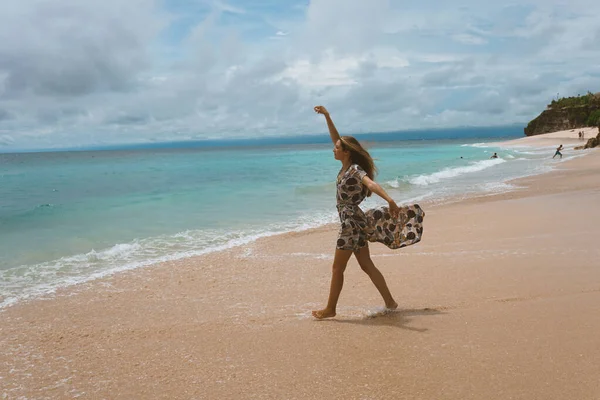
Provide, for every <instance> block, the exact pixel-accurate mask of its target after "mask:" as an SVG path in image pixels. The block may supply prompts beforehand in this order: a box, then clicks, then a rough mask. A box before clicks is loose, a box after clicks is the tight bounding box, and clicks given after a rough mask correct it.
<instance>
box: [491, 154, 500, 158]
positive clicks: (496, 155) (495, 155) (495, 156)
mask: <svg viewBox="0 0 600 400" xmlns="http://www.w3.org/2000/svg"><path fill="white" fill-rule="evenodd" d="M490 158H498V154H496V153H494V155H493V156H491V157H490Z"/></svg>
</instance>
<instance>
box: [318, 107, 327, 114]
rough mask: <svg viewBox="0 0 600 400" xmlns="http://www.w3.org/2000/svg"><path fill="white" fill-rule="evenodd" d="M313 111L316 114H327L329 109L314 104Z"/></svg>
mask: <svg viewBox="0 0 600 400" xmlns="http://www.w3.org/2000/svg"><path fill="white" fill-rule="evenodd" d="M315 112H316V113H317V114H323V115H329V111H327V109H326V108H325V107H323V106H315Z"/></svg>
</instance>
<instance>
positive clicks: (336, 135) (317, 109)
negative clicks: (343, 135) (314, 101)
mask: <svg viewBox="0 0 600 400" xmlns="http://www.w3.org/2000/svg"><path fill="white" fill-rule="evenodd" d="M315 112H316V113H318V114H323V115H324V116H325V120H326V121H327V128H329V136H331V141H332V142H333V144H336V143H337V141H338V140H340V134H339V133H338V131H337V129H335V125H334V124H333V121H332V120H331V116H330V115H329V111H327V109H326V108H325V107H323V106H315Z"/></svg>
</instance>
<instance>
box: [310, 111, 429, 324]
mask: <svg viewBox="0 0 600 400" xmlns="http://www.w3.org/2000/svg"><path fill="white" fill-rule="evenodd" d="M314 110H315V112H317V113H318V114H321V115H323V116H324V117H325V120H326V122H327V127H328V129H329V135H330V137H331V141H332V142H333V145H334V147H333V156H334V158H335V159H336V160H339V161H340V162H341V163H342V168H341V169H340V171H339V173H338V175H337V185H336V186H337V194H336V199H337V210H338V214H339V218H340V224H341V226H340V230H339V233H338V238H337V242H336V249H335V254H334V259H333V266H332V272H331V286H330V289H329V298H328V300H327V305H326V306H325V308H324V309H322V310H316V311H313V312H312V315H313V316H314V317H315V318H317V319H323V318H331V317H334V316H335V315H336V308H337V302H338V299H339V296H340V293H341V291H342V287H343V285H344V271H345V270H346V266H347V264H348V260H349V259H350V257H351V256H352V254H354V256H355V257H356V259H357V261H358V263H359V264H360V267H361V269H362V270H363V271H364V272H365V273H366V274H367V275H368V276H369V278H371V281H372V282H373V284H374V285H375V287H376V288H377V290H378V291H379V293H380V294H381V297H383V301H384V302H385V307H386V308H387V309H390V310H395V309H396V308H397V307H398V303H396V301H395V300H394V298H393V297H392V294H391V293H390V290H389V289H388V286H387V283H386V281H385V278H384V277H383V275H382V274H381V272H380V271H379V270H378V269H377V267H375V264H374V263H373V260H371V256H370V253H369V246H368V242H381V243H383V244H385V245H386V246H388V247H389V248H392V249H397V248H400V247H404V246H408V245H411V244H413V243H417V242H419V241H420V240H421V235H422V233H423V225H422V223H423V217H424V216H425V213H424V212H423V210H422V209H421V207H419V205H418V204H414V205H411V206H407V207H398V205H397V204H396V202H395V201H394V200H393V199H392V198H391V197H390V196H389V195H388V194H387V193H386V191H385V190H384V189H383V188H382V187H381V186H380V185H379V184H377V183H376V182H375V181H374V180H373V179H374V178H375V173H376V168H375V164H374V162H373V158H371V155H370V154H369V152H368V151H367V150H366V149H365V148H364V147H362V145H361V144H360V143H359V142H358V141H357V140H356V139H355V138H354V137H352V136H340V135H339V133H338V131H337V129H336V128H335V125H334V124H333V121H332V120H331V117H330V115H329V112H328V111H327V109H326V108H325V107H323V106H316V107H315V108H314ZM371 193H375V194H377V195H378V196H379V197H381V198H382V199H384V200H385V201H387V203H388V205H387V207H385V206H380V207H377V208H375V209H371V210H367V211H363V210H362V209H361V208H360V207H359V204H360V203H361V202H362V201H363V200H364V199H365V197H368V196H370V195H371Z"/></svg>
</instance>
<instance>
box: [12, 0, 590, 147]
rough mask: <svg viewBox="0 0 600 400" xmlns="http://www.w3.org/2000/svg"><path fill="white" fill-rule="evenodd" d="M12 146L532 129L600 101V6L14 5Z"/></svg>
mask: <svg viewBox="0 0 600 400" xmlns="http://www.w3.org/2000/svg"><path fill="white" fill-rule="evenodd" d="M1 8H2V10H1V12H0V149H4V150H10V149H11V148H48V147H72V146H81V145H98V144H100V145H101V144H113V143H132V142H147V141H171V140H190V139H191V140H196V139H207V138H224V137H226V138H235V137H260V136H283V135H298V134H312V133H317V132H324V131H325V125H324V123H323V120H322V117H321V118H320V117H319V116H317V115H316V114H314V113H313V112H312V111H311V109H312V106H313V105H315V104H324V105H326V106H327V107H328V108H329V109H330V111H331V114H332V116H333V117H334V121H335V122H336V124H337V125H338V127H339V129H340V130H341V131H343V132H344V133H357V132H367V131H370V132H381V131H397V130H403V129H413V128H429V127H454V126H465V125H471V126H490V125H506V124H511V123H522V122H527V121H529V120H530V119H532V118H533V117H535V116H536V115H537V114H538V113H539V112H540V111H541V110H542V109H543V108H544V106H545V105H546V104H547V103H548V102H550V101H551V100H552V98H554V97H556V96H557V93H558V94H559V95H560V96H569V95H576V94H578V93H581V94H583V93H586V92H587V90H591V91H594V92H595V91H600V1H597V0H570V1H568V2H567V1H556V0H519V1H503V2H494V3H492V2H490V1H485V2H482V1H478V0H466V1H444V2H442V1H431V0H421V1H419V2H415V1H393V0H369V1H365V0H304V1H296V0H288V1H285V0H253V1H250V0H248V1H242V0H127V1H123V0H86V1H81V0H3V1H2V7H1Z"/></svg>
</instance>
